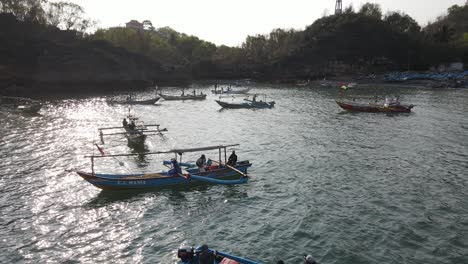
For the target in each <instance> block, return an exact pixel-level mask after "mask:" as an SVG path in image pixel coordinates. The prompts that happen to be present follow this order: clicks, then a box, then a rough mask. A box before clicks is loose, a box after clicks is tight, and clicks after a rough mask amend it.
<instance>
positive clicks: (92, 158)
mask: <svg viewBox="0 0 468 264" xmlns="http://www.w3.org/2000/svg"><path fill="white" fill-rule="evenodd" d="M91 175H93V176H94V157H91Z"/></svg>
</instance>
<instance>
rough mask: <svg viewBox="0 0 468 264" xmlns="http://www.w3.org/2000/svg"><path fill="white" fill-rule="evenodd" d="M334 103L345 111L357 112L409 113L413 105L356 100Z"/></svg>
mask: <svg viewBox="0 0 468 264" xmlns="http://www.w3.org/2000/svg"><path fill="white" fill-rule="evenodd" d="M336 103H337V104H338V105H339V106H340V107H341V108H343V109H344V110H347V111H357V112H385V113H409V112H411V109H412V108H413V107H414V105H402V104H400V103H399V102H393V103H392V102H389V103H388V102H384V103H379V102H369V103H366V102H356V101H343V100H336Z"/></svg>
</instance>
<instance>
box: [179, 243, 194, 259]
mask: <svg viewBox="0 0 468 264" xmlns="http://www.w3.org/2000/svg"><path fill="white" fill-rule="evenodd" d="M193 255H194V252H193V247H189V246H182V247H180V248H179V249H178V250H177V257H178V258H180V259H181V260H182V262H188V261H190V260H192V259H193Z"/></svg>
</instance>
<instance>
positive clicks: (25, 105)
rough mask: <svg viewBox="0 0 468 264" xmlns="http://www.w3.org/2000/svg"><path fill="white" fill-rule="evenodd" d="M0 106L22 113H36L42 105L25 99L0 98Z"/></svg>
mask: <svg viewBox="0 0 468 264" xmlns="http://www.w3.org/2000/svg"><path fill="white" fill-rule="evenodd" d="M0 106H1V107H2V108H3V107H5V108H10V109H14V110H16V111H19V112H23V113H30V114H31V113H37V112H39V110H41V107H42V103H41V102H39V101H37V100H33V99H30V98H26V97H13V96H0Z"/></svg>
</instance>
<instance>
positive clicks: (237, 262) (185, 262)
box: [177, 245, 260, 264]
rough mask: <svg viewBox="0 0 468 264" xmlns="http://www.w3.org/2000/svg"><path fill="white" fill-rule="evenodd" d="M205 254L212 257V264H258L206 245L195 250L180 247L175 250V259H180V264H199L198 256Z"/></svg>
mask: <svg viewBox="0 0 468 264" xmlns="http://www.w3.org/2000/svg"><path fill="white" fill-rule="evenodd" d="M206 253H208V254H212V255H213V258H214V262H213V264H221V263H222V264H260V262H257V261H254V260H251V259H248V258H244V257H239V256H236V255H233V254H229V253H226V252H223V251H217V250H214V249H210V248H208V247H207V246H206V245H202V246H199V247H197V248H195V249H194V248H193V247H189V246H182V247H180V248H179V249H178V250H177V257H178V258H179V259H180V262H179V263H180V264H198V263H200V260H199V259H200V255H201V254H206Z"/></svg>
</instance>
